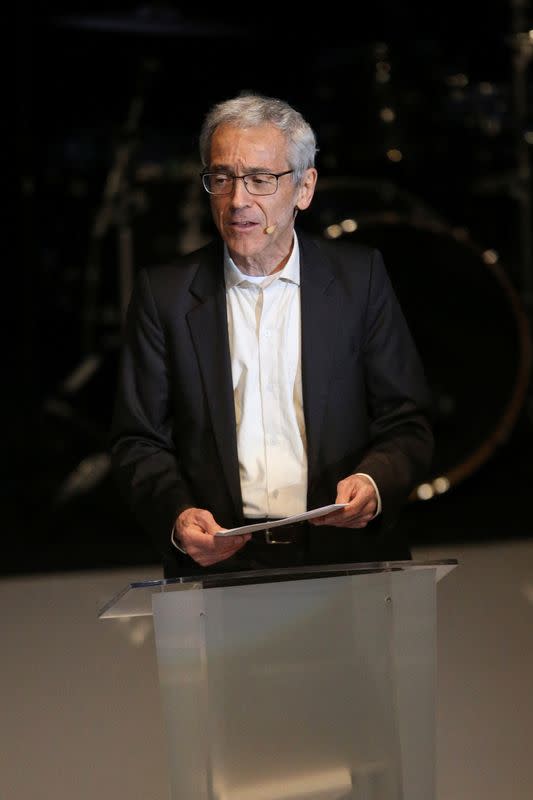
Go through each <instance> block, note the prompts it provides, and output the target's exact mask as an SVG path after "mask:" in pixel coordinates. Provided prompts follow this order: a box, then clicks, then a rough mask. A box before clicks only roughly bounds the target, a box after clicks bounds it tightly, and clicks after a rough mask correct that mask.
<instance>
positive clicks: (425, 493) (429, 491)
mask: <svg viewBox="0 0 533 800" xmlns="http://www.w3.org/2000/svg"><path fill="white" fill-rule="evenodd" d="M416 493H417V495H418V499H419V500H431V498H432V497H433V495H434V494H435V492H434V490H433V486H431V484H429V483H421V484H420V486H419V487H418V489H417V490H416Z"/></svg>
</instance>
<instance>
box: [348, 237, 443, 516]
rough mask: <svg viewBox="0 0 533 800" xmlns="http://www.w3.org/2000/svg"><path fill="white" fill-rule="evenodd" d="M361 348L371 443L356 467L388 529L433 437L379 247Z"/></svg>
mask: <svg viewBox="0 0 533 800" xmlns="http://www.w3.org/2000/svg"><path fill="white" fill-rule="evenodd" d="M363 352H364V365H365V378H366V387H367V402H368V414H369V419H370V445H369V447H368V449H367V450H366V452H365V454H364V456H363V458H362V460H361V461H360V463H359V464H358V465H357V471H358V472H367V473H368V474H370V475H371V476H372V477H373V478H374V480H375V481H376V484H377V485H378V487H379V490H380V494H381V500H382V507H383V512H382V521H381V524H382V525H383V526H385V527H389V526H390V525H392V524H393V523H394V521H395V518H396V517H397V515H398V512H399V508H400V506H401V505H402V504H403V503H404V502H405V501H406V500H407V498H408V496H409V495H410V493H411V492H412V490H413V489H414V488H415V486H416V485H417V483H418V482H419V481H421V480H423V479H424V478H425V477H426V475H427V472H428V469H429V466H430V464H431V459H432V456H433V447H434V439H433V434H432V431H431V426H430V423H429V418H428V408H429V390H428V386H427V382H426V378H425V375H424V371H423V367H422V364H421V361H420V358H419V354H418V352H417V349H416V345H415V343H414V341H413V339H412V336H411V333H410V331H409V328H408V325H407V322H406V320H405V317H404V315H403V312H402V310H401V308H400V305H399V302H398V300H397V297H396V295H395V292H394V289H393V287H392V284H391V282H390V279H389V276H388V274H387V272H386V269H385V266H384V264H383V259H382V257H381V254H380V253H379V252H378V251H374V252H373V258H372V266H371V276H370V282H369V289H368V302H367V310H366V320H365V341H364V345H363Z"/></svg>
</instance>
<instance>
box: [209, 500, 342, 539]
mask: <svg viewBox="0 0 533 800" xmlns="http://www.w3.org/2000/svg"><path fill="white" fill-rule="evenodd" d="M346 505H348V504H347V503H333V504H332V505H330V506H322V507H321V508H313V509H312V510H311V511H306V512H305V513H303V514H295V515H294V516H292V517H283V519H276V520H271V521H270V522H268V523H266V522H254V523H252V524H251V525H241V527H240V528H229V529H228V530H227V531H217V532H216V533H215V536H239V535H240V534H241V533H253V532H254V531H264V530H265V528H268V529H269V530H270V528H281V527H282V526H283V525H294V523H295V522H303V521H304V520H306V519H312V518H313V517H323V516H325V515H326V514H330V513H331V512H332V511H337V510H338V509H339V508H344V507H345V506H346Z"/></svg>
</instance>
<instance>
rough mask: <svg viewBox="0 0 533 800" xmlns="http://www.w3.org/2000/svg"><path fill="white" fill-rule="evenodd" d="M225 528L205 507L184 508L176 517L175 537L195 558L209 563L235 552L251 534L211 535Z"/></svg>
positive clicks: (204, 564) (199, 562)
mask: <svg viewBox="0 0 533 800" xmlns="http://www.w3.org/2000/svg"><path fill="white" fill-rule="evenodd" d="M221 530H224V528H222V527H221V526H220V525H217V523H216V522H215V519H214V517H213V515H212V514H211V512H210V511H206V510H205V509H204V508H186V509H185V511H182V512H181V514H180V515H179V517H178V518H177V520H176V524H175V533H174V538H175V539H177V541H178V543H179V545H180V547H182V548H183V550H186V552H187V555H189V556H190V557H191V558H192V559H194V561H196V562H197V563H198V564H200V566H202V567H210V566H211V565H212V564H217V563H218V562H219V561H224V560H225V559H226V558H230V556H232V555H234V554H235V553H236V552H237V551H238V550H240V549H241V547H244V545H245V544H246V542H247V541H248V540H249V539H250V538H251V534H250V533H246V534H243V535H242V536H214V535H213V534H214V533H215V532H216V531H221Z"/></svg>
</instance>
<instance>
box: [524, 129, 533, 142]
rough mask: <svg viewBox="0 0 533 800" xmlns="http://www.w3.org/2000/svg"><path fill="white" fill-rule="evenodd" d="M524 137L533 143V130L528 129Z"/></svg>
mask: <svg viewBox="0 0 533 800" xmlns="http://www.w3.org/2000/svg"><path fill="white" fill-rule="evenodd" d="M524 139H525V140H526V142H527V143H528V144H533V131H526V132H525V133H524Z"/></svg>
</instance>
